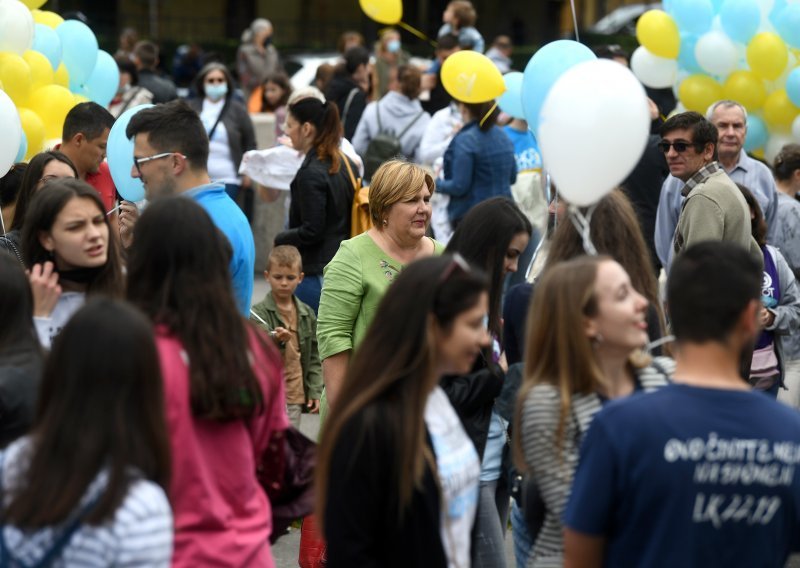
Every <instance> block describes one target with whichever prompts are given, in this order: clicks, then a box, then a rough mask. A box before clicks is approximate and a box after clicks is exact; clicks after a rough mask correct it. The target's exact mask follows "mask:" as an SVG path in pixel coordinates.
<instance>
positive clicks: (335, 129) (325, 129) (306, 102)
mask: <svg viewBox="0 0 800 568" xmlns="http://www.w3.org/2000/svg"><path fill="white" fill-rule="evenodd" d="M289 114H291V115H292V116H293V117H294V119H295V120H296V121H297V122H299V123H300V124H305V123H306V122H308V123H309V124H311V125H313V126H314V129H315V130H316V135H315V136H314V141H313V142H312V145H313V147H314V149H315V150H316V152H317V158H319V159H320V160H322V161H323V162H324V161H326V160H329V161H330V162H331V167H330V169H329V170H328V173H331V174H335V173H338V172H339V166H340V161H341V160H339V144H340V143H341V141H342V122H341V121H340V120H339V111H338V109H337V108H336V105H335V104H333V103H332V102H327V101H326V102H324V103H323V102H322V101H320V100H319V99H317V98H314V97H307V98H304V99H300V100H299V101H296V102H294V103H292V104H290V105H289Z"/></svg>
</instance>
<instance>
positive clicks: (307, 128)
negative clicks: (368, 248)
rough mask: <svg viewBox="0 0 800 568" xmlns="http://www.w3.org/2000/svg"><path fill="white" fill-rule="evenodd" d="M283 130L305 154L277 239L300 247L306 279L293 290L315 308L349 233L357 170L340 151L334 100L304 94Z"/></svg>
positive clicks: (337, 117)
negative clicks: (283, 227) (285, 223)
mask: <svg viewBox="0 0 800 568" xmlns="http://www.w3.org/2000/svg"><path fill="white" fill-rule="evenodd" d="M285 131H286V135H287V136H289V138H290V139H291V141H292V146H293V147H294V149H295V150H297V151H298V152H302V153H304V154H305V155H306V157H305V159H304V160H303V164H302V165H301V166H300V169H299V170H298V171H297V174H296V175H295V177H294V180H293V181H292V183H291V186H290V190H291V195H292V203H291V206H290V208H289V229H288V230H286V231H283V232H281V233H279V234H278V236H276V237H275V245H293V246H295V247H297V248H298V250H299V251H300V256H301V257H302V258H303V271H304V272H305V278H303V281H302V282H301V283H300V285H299V286H298V287H297V291H296V292H295V294H296V295H297V297H298V298H299V299H300V300H302V301H303V302H305V303H306V304H308V305H309V306H311V307H312V308H313V309H314V312H317V311H318V309H319V296H320V293H321V291H322V269H323V268H325V265H327V264H328V263H329V262H330V261H331V259H332V258H333V255H334V254H336V251H337V250H338V249H339V244H340V243H341V242H342V241H343V240H345V239H347V238H349V237H350V212H351V205H352V203H353V194H354V192H355V187H354V185H353V184H354V182H355V178H354V177H351V175H350V174H351V173H352V174H353V176H354V175H355V172H356V171H357V170H356V166H355V164H354V163H353V162H352V161H351V160H350V159H349V158H347V157H346V156H344V154H342V153H341V152H340V151H339V144H340V141H341V139H342V125H341V123H340V122H339V111H338V110H336V105H335V104H333V103H332V102H324V103H323V102H321V101H320V100H319V99H316V98H304V99H300V100H299V101H296V102H294V103H292V104H291V105H289V115H288V116H287V117H286V128H285ZM345 160H347V163H345Z"/></svg>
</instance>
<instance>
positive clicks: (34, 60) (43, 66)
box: [22, 49, 55, 89]
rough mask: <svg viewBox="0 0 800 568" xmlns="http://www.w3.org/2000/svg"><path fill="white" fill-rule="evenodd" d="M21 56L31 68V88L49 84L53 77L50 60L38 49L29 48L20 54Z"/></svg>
mask: <svg viewBox="0 0 800 568" xmlns="http://www.w3.org/2000/svg"><path fill="white" fill-rule="evenodd" d="M22 58H23V59H24V60H25V61H26V62H27V63H28V65H29V66H30V68H31V80H32V83H33V89H38V88H39V87H44V86H45V85H50V84H52V83H53V81H54V79H55V73H54V72H53V67H52V65H50V60H49V59H47V57H45V56H44V55H42V54H41V53H39V52H38V51H33V50H31V49H29V50H28V51H26V52H25V53H23V54H22Z"/></svg>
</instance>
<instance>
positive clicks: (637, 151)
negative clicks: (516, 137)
mask: <svg viewBox="0 0 800 568" xmlns="http://www.w3.org/2000/svg"><path fill="white" fill-rule="evenodd" d="M649 132H650V110H649V108H648V104H647V95H646V94H645V91H644V88H643V87H642V84H641V83H640V82H639V81H638V80H637V79H636V77H635V76H634V75H633V73H631V71H630V70H629V69H628V68H627V67H624V66H622V65H620V64H619V63H616V62H614V61H610V60H608V59H598V60H596V61H586V62H583V63H579V64H578V65H575V66H574V67H572V68H570V69H568V70H567V71H566V72H564V74H563V75H561V77H559V79H558V80H557V81H556V82H555V84H554V85H553V87H552V88H551V89H550V92H549V93H548V95H547V98H546V99H545V101H544V105H543V106H542V111H541V114H540V115H539V144H540V148H541V151H542V163H543V166H544V168H545V169H546V170H547V171H549V172H550V174H551V175H552V177H553V180H554V181H555V184H556V186H557V188H558V191H559V192H560V193H561V194H562V195H563V196H564V197H565V198H566V199H567V201H569V202H570V203H573V204H575V205H579V206H585V205H590V204H592V203H594V202H596V201H598V200H599V199H600V198H601V197H603V196H604V195H605V194H607V193H609V192H610V191H611V190H612V189H614V188H615V187H616V186H617V185H619V183H620V182H622V181H623V180H624V179H625V178H626V177H627V176H628V174H629V173H630V172H631V171H632V170H633V168H634V167H635V166H636V164H637V163H638V162H639V159H640V158H641V156H642V153H643V152H644V149H645V146H646V145H647V139H648V135H649Z"/></svg>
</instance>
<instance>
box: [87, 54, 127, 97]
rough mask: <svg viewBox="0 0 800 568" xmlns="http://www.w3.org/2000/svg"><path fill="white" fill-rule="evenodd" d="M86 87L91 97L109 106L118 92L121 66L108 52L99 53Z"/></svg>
mask: <svg viewBox="0 0 800 568" xmlns="http://www.w3.org/2000/svg"><path fill="white" fill-rule="evenodd" d="M86 88H87V89H88V90H89V98H90V99H91V100H93V101H94V102H96V103H97V104H99V105H100V106H104V107H107V106H108V104H109V103H110V102H111V99H113V98H114V95H116V94H117V89H118V88H119V67H117V62H116V61H114V58H113V57H111V55H109V54H108V53H107V52H105V51H100V52H99V53H98V54H97V64H96V65H95V66H94V71H92V74H91V76H90V77H89V80H88V81H87V82H86Z"/></svg>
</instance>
